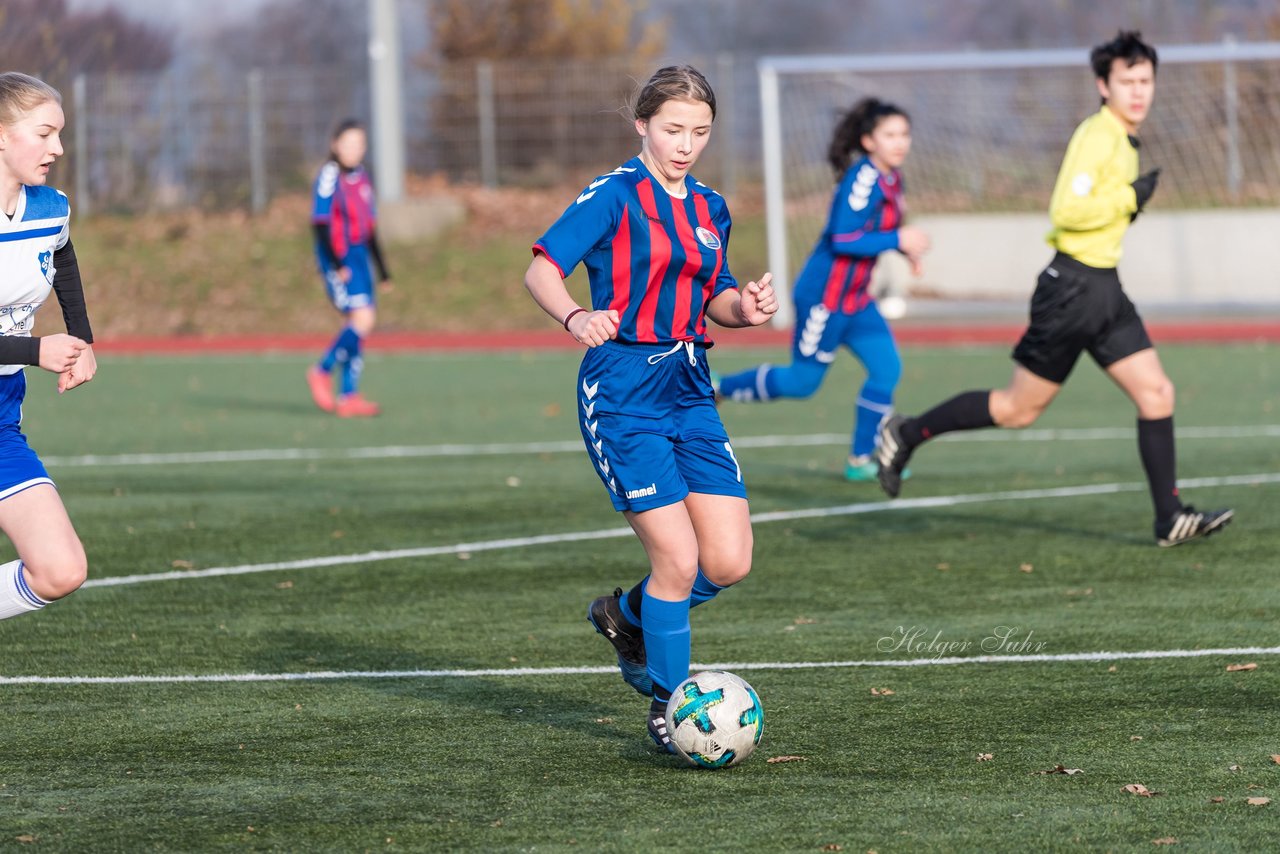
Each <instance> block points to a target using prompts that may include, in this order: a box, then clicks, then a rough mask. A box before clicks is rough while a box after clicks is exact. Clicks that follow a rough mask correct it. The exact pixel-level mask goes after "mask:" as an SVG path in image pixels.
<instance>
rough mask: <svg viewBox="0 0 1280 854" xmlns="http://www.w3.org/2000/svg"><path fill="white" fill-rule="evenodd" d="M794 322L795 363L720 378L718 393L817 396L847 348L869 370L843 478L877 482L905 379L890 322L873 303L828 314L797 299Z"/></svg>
mask: <svg viewBox="0 0 1280 854" xmlns="http://www.w3.org/2000/svg"><path fill="white" fill-rule="evenodd" d="M795 308H796V315H795V316H796V324H795V328H794V331H793V335H792V340H791V364H790V365H786V366H776V365H769V364H763V365H757V366H756V367H754V368H748V369H747V370H745V371H741V372H739V373H736V374H730V375H728V376H724V377H721V378H720V379H719V383H718V388H717V392H718V394H719V396H720V397H721V398H722V399H724V400H735V401H770V400H782V399H793V400H803V399H805V398H807V397H810V396H811V395H813V394H814V392H816V391H817V390H818V389H819V387H821V385H822V381H823V380H824V379H825V378H826V375H827V370H828V369H829V368H830V367H831V363H832V362H834V361H835V358H836V354H837V352H838V351H839V350H840V348H841V347H845V348H848V350H849V351H850V352H852V353H853V355H854V356H856V357H857V359H858V361H859V362H861V363H862V365H863V367H864V368H865V369H866V371H867V378H866V380H865V381H864V382H863V384H862V388H861V389H860V390H859V391H858V397H857V402H856V403H855V407H854V411H855V417H854V427H853V437H852V440H851V442H850V446H849V461H848V464H847V465H846V467H845V477H847V478H848V479H849V480H853V481H875V479H876V464H875V462H874V460H873V459H872V456H871V455H872V452H873V451H874V450H875V442H876V429H877V427H878V426H879V424H880V421H881V419H882V418H884V416H885V415H886V414H888V413H890V412H892V411H893V394H894V390H895V389H896V388H897V386H898V381H899V379H901V377H902V358H901V357H900V356H899V355H898V346H897V344H896V343H895V341H894V338H893V332H892V331H891V330H890V329H889V324H888V323H886V322H885V319H884V317H883V316H881V314H880V310H879V309H878V308H877V307H876V304H875V301H874V300H872V301H870V302H868V303H867V304H866V305H865V306H863V307H862V309H861V310H859V311H856V312H854V313H852V314H847V313H844V312H839V311H836V312H833V311H829V310H828V309H827V308H826V306H824V305H823V304H822V302H821V301H816V300H811V299H803V298H802V297H800V296H799V295H797V298H796V300H795Z"/></svg>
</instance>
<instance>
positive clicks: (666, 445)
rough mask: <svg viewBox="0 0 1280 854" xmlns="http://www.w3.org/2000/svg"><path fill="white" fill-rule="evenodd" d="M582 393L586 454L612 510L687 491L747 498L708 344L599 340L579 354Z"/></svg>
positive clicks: (641, 507)
mask: <svg viewBox="0 0 1280 854" xmlns="http://www.w3.org/2000/svg"><path fill="white" fill-rule="evenodd" d="M691 360H692V361H691ZM577 397H578V415H579V418H580V421H579V423H580V425H581V427H582V438H583V441H585V442H586V445H587V454H588V455H589V456H590V457H591V462H592V463H593V464H594V465H595V469H596V474H598V475H599V476H600V481H601V482H602V483H603V484H604V486H605V489H607V490H608V492H609V498H610V500H611V501H612V502H613V509H615V510H630V511H632V512H635V513H640V512H643V511H645V510H652V509H654V508H655V507H665V506H666V505H668V504H675V503H677V502H679V501H683V500H684V499H685V497H686V496H688V494H689V493H690V492H702V493H709V494H712V495H734V496H737V497H739V498H746V497H747V488H746V484H744V483H743V481H742V469H741V468H740V467H739V466H738V460H737V457H735V456H734V453H733V447H732V446H731V445H730V444H729V436H728V434H727V433H725V430H724V425H723V424H721V423H720V414H719V413H718V412H717V411H716V404H715V392H714V391H713V389H712V387H711V376H710V371H709V369H708V368H707V354H706V348H705V347H702V346H701V345H684V344H680V345H673V346H668V345H665V344H619V343H617V342H614V341H610V342H608V343H606V344H604V345H603V346H601V347H594V348H592V349H590V350H588V351H587V353H586V355H585V356H584V357H583V359H582V367H581V369H580V370H579V371H578V389H577Z"/></svg>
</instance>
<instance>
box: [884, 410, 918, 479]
mask: <svg viewBox="0 0 1280 854" xmlns="http://www.w3.org/2000/svg"><path fill="white" fill-rule="evenodd" d="M906 420H907V419H905V418H903V417H902V416H901V415H898V414H897V413H896V412H893V413H890V414H889V415H887V416H885V418H884V420H883V421H881V422H880V430H879V432H878V433H877V435H876V461H877V462H878V463H880V470H879V471H878V472H877V473H876V475H877V479H878V480H879V481H880V488H881V489H883V490H884V493H885V495H887V496H889V497H890V498H897V497H898V493H899V492H901V491H902V478H903V470H904V469H905V468H906V467H907V460H909V459H911V451H912V449H911V448H909V447H907V443H906V442H904V441H903V440H902V424H903V422H905V421H906Z"/></svg>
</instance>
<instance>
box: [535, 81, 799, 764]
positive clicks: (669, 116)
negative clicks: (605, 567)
mask: <svg viewBox="0 0 1280 854" xmlns="http://www.w3.org/2000/svg"><path fill="white" fill-rule="evenodd" d="M715 111H716V101H715V94H714V93H713V92H712V91H711V87H710V85H708V83H707V81H706V78H704V77H703V76H702V74H700V73H699V72H698V71H697V70H696V69H694V68H691V67H689V66H681V67H675V66H672V67H667V68H663V69H660V70H659V71H658V72H657V73H655V74H654V75H653V77H652V78H651V79H650V80H649V82H648V83H646V84H645V85H644V87H643V88H642V89H641V91H640V93H639V95H638V96H637V99H636V103H635V105H634V115H635V128H636V132H637V133H638V134H639V135H640V140H641V145H640V154H639V156H637V157H634V158H632V159H631V160H629V161H627V162H626V163H624V164H622V165H621V166H619V167H618V168H617V169H614V170H613V171H612V172H608V173H606V174H604V175H601V176H600V177H599V178H597V179H596V180H594V181H592V182H591V184H590V185H589V186H588V187H587V188H586V189H584V190H583V191H582V194H581V195H579V196H578V197H577V199H575V200H574V201H573V203H572V204H570V205H569V208H568V210H566V211H565V212H564V214H562V215H561V217H560V219H559V220H557V221H556V223H555V224H554V225H552V226H551V228H550V229H549V230H548V231H547V233H546V234H544V235H543V236H542V238H541V239H539V240H538V242H537V243H535V244H534V246H533V253H534V258H533V262H532V263H531V264H530V265H529V270H528V272H527V273H526V274H525V286H526V287H527V288H528V289H529V292H530V293H531V294H532V295H533V298H534V300H536V301H537V303H538V305H540V306H541V307H542V309H543V310H544V311H546V312H547V314H549V315H551V316H552V317H554V318H555V319H556V320H557V321H559V322H561V323H562V324H563V325H564V327H565V330H566V331H567V332H568V333H569V334H570V335H572V336H573V337H574V339H576V340H577V341H578V342H579V343H581V344H584V345H586V347H587V348H588V349H587V351H586V353H585V354H584V356H583V359H582V367H581V369H580V370H579V373H578V382H577V386H576V394H577V397H578V402H579V406H578V407H575V409H576V410H577V414H578V418H579V421H580V425H581V430H582V437H583V440H584V441H585V443H586V447H587V454H588V456H589V457H590V459H591V461H592V464H593V466H594V468H595V471H596V474H597V475H598V476H599V477H600V480H601V481H602V482H603V484H604V487H605V489H606V490H607V491H608V493H609V498H610V500H611V501H612V502H613V506H614V509H616V510H619V511H621V512H622V513H623V514H625V516H626V518H627V521H628V522H629V523H630V524H631V527H632V529H634V530H635V532H636V535H637V536H638V537H639V538H640V542H641V544H642V545H643V546H644V549H645V552H646V554H647V556H648V559H649V566H650V572H649V575H647V576H646V577H645V578H644V579H642V580H641V581H640V583H639V584H637V585H635V587H633V588H632V589H631V591H630V592H629V593H627V594H625V595H623V593H622V590H621V588H619V589H618V590H615V591H614V594H613V595H612V596H601V597H600V598H599V599H596V600H595V601H594V602H592V603H591V605H590V607H589V609H588V619H590V620H591V622H592V624H593V625H594V626H595V627H596V630H597V631H599V632H600V633H601V634H603V635H605V637H606V638H608V639H609V641H610V642H611V643H612V644H613V646H614V648H615V650H616V652H617V655H618V665H619V667H620V668H621V670H622V674H623V678H624V679H625V680H626V681H627V683H628V684H630V685H631V686H632V687H634V688H635V689H636V690H637V691H639V692H640V693H641V694H644V695H646V696H650V697H652V702H651V704H650V708H649V722H648V728H649V734H650V736H651V737H652V738H653V739H654V741H655V742H656V743H657V744H658V745H659V746H660V747H662V748H664V749H667V750H670V749H671V747H670V738H669V736H668V734H667V726H666V721H665V719H664V716H665V706H666V702H667V700H668V699H669V697H670V695H671V691H672V690H673V689H674V688H675V687H676V686H677V685H679V684H680V683H681V682H682V681H684V680H685V679H686V678H687V677H688V675H689V660H690V640H689V638H690V636H689V609H690V607H692V606H694V605H698V604H701V603H702V602H705V601H707V600H708V599H711V598H712V597H714V596H715V595H716V594H717V593H719V592H720V590H722V589H723V588H725V587H727V586H728V585H730V584H734V583H736V582H738V581H740V580H741V579H743V578H744V577H745V576H746V575H747V573H748V572H749V571H750V569H751V549H752V537H751V519H750V514H749V512H748V509H747V499H746V495H747V493H746V488H745V486H744V484H743V481H742V470H741V468H739V466H738V461H737V459H736V458H735V457H734V453H733V447H732V446H731V445H730V443H729V437H728V435H727V434H726V433H725V429H724V426H723V425H722V424H721V423H720V417H719V415H718V413H717V412H716V407H715V397H714V392H713V390H712V387H711V377H710V371H709V370H708V367H707V353H706V351H707V348H708V347H710V346H711V339H710V338H709V337H708V335H707V323H706V321H707V318H708V317H710V318H711V319H712V320H714V321H715V322H716V323H718V324H720V325H721V326H729V327H741V326H758V325H760V324H762V323H765V322H767V321H768V320H769V318H770V317H771V316H772V315H773V313H774V312H775V311H777V308H778V304H777V299H776V297H775V295H774V292H773V286H772V285H771V284H770V277H769V274H768V273H766V274H764V275H763V276H762V277H761V278H760V280H759V281H758V282H748V283H747V284H746V285H745V286H743V287H741V288H739V287H738V283H737V281H736V280H735V279H734V277H733V275H732V274H731V273H730V272H729V265H728V261H727V258H726V254H727V249H728V244H729V231H730V218H729V210H728V207H727V206H726V205H725V201H724V199H723V198H722V197H721V196H720V195H719V194H718V193H716V192H715V191H714V190H712V189H710V188H709V187H707V186H705V185H704V184H702V183H700V182H699V181H696V180H695V179H694V178H693V177H692V176H691V175H690V174H689V170H690V169H691V168H692V167H693V164H694V163H695V162H696V161H697V159H698V155H699V154H701V153H702V150H703V149H704V148H705V147H706V145H707V140H708V138H709V135H710V133H711V123H712V121H713V120H714V119H715ZM579 263H583V264H585V265H586V268H587V276H588V279H589V281H590V285H591V306H590V307H589V308H585V307H582V306H579V305H578V303H577V301H576V300H575V299H574V298H573V297H572V296H570V294H569V291H568V289H567V288H566V287H565V284H564V278H565V277H566V276H568V275H569V274H570V273H572V272H573V270H574V268H575V267H576V266H577V265H578V264H579Z"/></svg>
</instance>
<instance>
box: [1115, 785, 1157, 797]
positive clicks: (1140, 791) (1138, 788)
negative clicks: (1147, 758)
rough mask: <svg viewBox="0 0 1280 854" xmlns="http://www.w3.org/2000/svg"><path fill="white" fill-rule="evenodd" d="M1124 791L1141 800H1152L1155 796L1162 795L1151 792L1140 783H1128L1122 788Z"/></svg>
mask: <svg viewBox="0 0 1280 854" xmlns="http://www.w3.org/2000/svg"><path fill="white" fill-rule="evenodd" d="M1124 790H1125V791H1126V792H1128V793H1129V794H1131V795H1137V796H1139V797H1142V798H1154V797H1155V796H1156V795H1162V794H1164V792H1153V791H1151V790H1150V789H1148V788H1147V787H1146V786H1144V785H1142V784H1141V783H1130V784H1129V785H1127V786H1125V787H1124Z"/></svg>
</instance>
